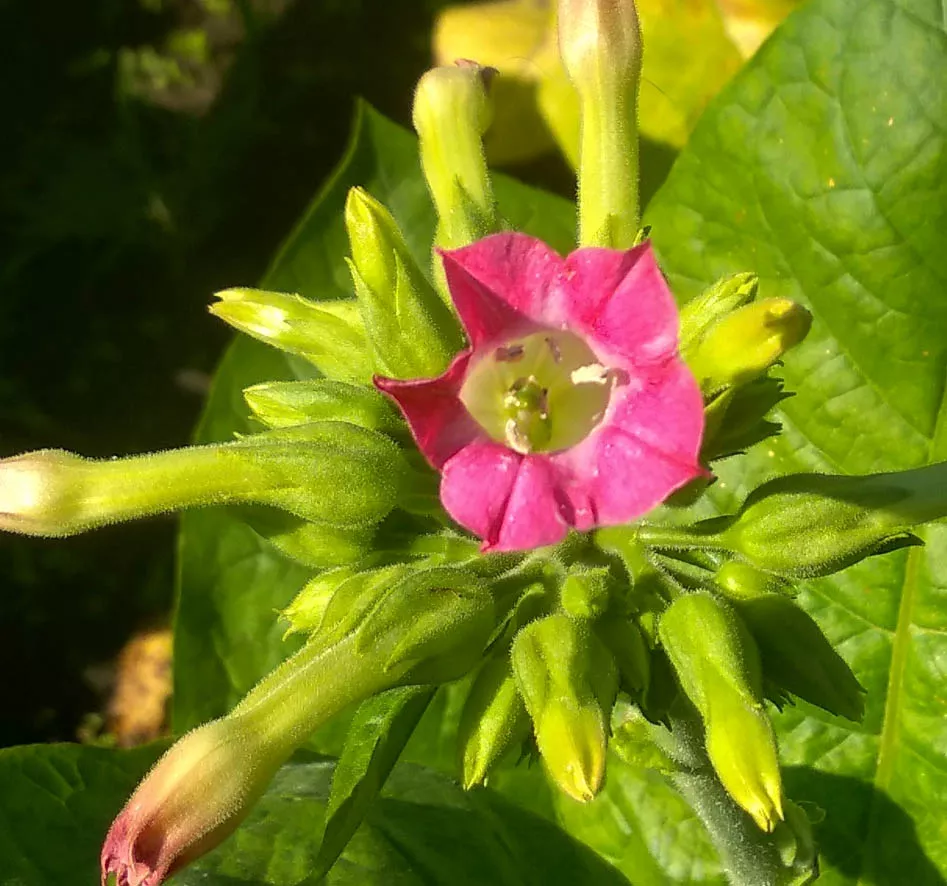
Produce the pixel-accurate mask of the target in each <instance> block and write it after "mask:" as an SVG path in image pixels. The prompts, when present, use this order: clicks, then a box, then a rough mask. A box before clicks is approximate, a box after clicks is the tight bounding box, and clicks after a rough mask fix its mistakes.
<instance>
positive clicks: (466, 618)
mask: <svg viewBox="0 0 947 886" xmlns="http://www.w3.org/2000/svg"><path fill="white" fill-rule="evenodd" d="M327 616H328V613H327ZM495 624H496V613H495V610H494V605H493V596H492V594H491V593H490V591H489V590H488V589H487V588H486V586H485V585H483V583H482V582H481V581H480V579H478V578H477V576H476V575H474V574H473V573H472V572H468V571H465V570H463V569H458V568H456V567H450V566H435V567H432V568H429V569H421V570H415V571H414V572H413V573H412V574H410V575H407V576H405V577H404V578H403V579H402V580H401V581H400V582H398V584H396V585H395V586H394V587H392V588H391V590H390V591H389V592H388V593H387V594H385V595H384V596H383V597H382V598H381V599H380V600H379V602H378V603H377V605H376V606H375V607H373V608H372V609H371V611H370V612H369V613H368V614H367V616H366V617H365V620H364V621H363V622H362V623H361V624H360V625H359V626H358V629H357V630H356V632H355V638H356V639H355V645H356V649H357V650H359V651H366V650H368V649H372V648H378V647H380V648H384V649H390V652H389V653H388V656H387V660H386V662H385V665H384V667H385V670H386V671H390V672H397V673H403V674H404V676H403V677H402V680H403V682H406V683H409V682H410V683H447V682H449V681H451V680H456V679H458V678H459V677H462V676H463V675H464V674H466V673H467V671H469V670H470V669H471V668H472V667H473V666H474V665H476V664H477V663H478V662H479V661H480V659H481V657H482V655H483V650H484V648H485V647H486V645H487V641H488V640H489V638H490V634H491V633H492V631H493V628H494V626H495Z"/></svg>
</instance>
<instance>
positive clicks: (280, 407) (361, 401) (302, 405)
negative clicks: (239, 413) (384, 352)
mask: <svg viewBox="0 0 947 886" xmlns="http://www.w3.org/2000/svg"><path fill="white" fill-rule="evenodd" d="M243 398H244V400H246V401H247V405H248V406H249V407H250V411H251V412H252V413H253V417H254V418H256V419H257V420H259V421H261V422H262V423H263V424H265V425H266V426H267V427H270V428H287V427H292V426H294V425H301V424H308V423H310V422H315V421H344V422H348V423H349V424H353V425H358V426H359V427H360V428H368V430H370V431H381V432H382V433H385V434H397V433H399V432H402V431H404V421H403V420H402V418H401V416H400V415H398V412H397V410H396V409H395V408H394V406H393V405H392V404H391V401H390V400H388V398H387V397H385V396H384V395H383V394H381V393H380V392H379V391H377V390H375V388H369V387H367V386H366V385H353V384H348V383H346V382H341V381H333V380H332V379H328V378H317V379H310V380H307V381H276V382H267V383H265V384H260V385H253V386H252V387H249V388H246V389H245V390H244V392H243Z"/></svg>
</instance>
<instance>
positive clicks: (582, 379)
mask: <svg viewBox="0 0 947 886" xmlns="http://www.w3.org/2000/svg"><path fill="white" fill-rule="evenodd" d="M570 378H571V379H572V384H574V385H604V384H608V382H609V380H610V378H611V372H610V370H608V369H607V368H606V367H604V366H602V364H601V363H590V364H589V365H588V366H580V367H579V368H578V369H573V370H572V375H571V376H570Z"/></svg>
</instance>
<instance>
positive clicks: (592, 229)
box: [579, 81, 641, 249]
mask: <svg viewBox="0 0 947 886" xmlns="http://www.w3.org/2000/svg"><path fill="white" fill-rule="evenodd" d="M637 85H638V84H637V81H635V82H634V83H630V84H627V87H626V88H612V89H611V90H609V92H611V96H612V100H611V101H604V100H603V99H602V92H603V90H602V89H601V88H598V87H595V88H588V89H585V90H580V102H581V108H582V112H581V119H582V129H581V132H582V135H581V142H580V149H579V150H580V153H579V245H580V246H606V247H610V248H612V249H628V248H630V247H631V246H632V245H633V244H634V243H635V240H636V239H637V237H638V230H639V228H640V225H641V219H640V215H639V208H638V179H639V171H638V128H637V116H638V90H637Z"/></svg>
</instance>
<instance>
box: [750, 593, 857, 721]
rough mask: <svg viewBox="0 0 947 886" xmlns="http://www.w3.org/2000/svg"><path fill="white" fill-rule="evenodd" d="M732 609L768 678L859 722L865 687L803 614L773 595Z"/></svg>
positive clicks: (791, 603) (813, 623) (800, 695)
mask: <svg viewBox="0 0 947 886" xmlns="http://www.w3.org/2000/svg"><path fill="white" fill-rule="evenodd" d="M737 611H738V612H739V613H740V617H741V618H742V619H743V621H744V622H745V623H746V626H747V627H748V628H749V629H750V633H751V634H752V635H753V638H754V640H756V645H757V646H758V647H759V650H760V660H761V662H762V666H763V673H764V674H765V675H766V678H767V679H768V680H771V681H772V682H773V683H775V684H776V685H777V686H779V687H780V688H781V689H785V690H786V691H787V692H791V693H792V694H793V695H798V696H799V698H804V699H805V700H806V701H808V702H811V703H812V704H814V705H818V707H820V708H823V709H825V710H827V711H829V712H830V713H832V714H838V715H840V716H842V717H847V718H848V719H849V720H854V721H855V722H859V721H861V719H862V716H863V715H864V712H865V690H864V689H863V688H862V686H861V685H860V684H859V682H858V680H857V679H856V678H855V675H854V674H853V673H852V671H851V668H849V666H848V665H847V664H846V663H845V660H844V659H843V658H842V657H841V656H840V655H839V654H838V653H837V652H836V651H835V650H834V649H833V648H832V644H831V643H829V641H828V640H827V639H826V637H825V635H824V634H823V633H822V631H821V630H820V628H819V626H818V625H817V624H816V623H815V622H814V621H813V620H812V617H811V616H810V615H809V614H808V613H806V612H803V610H801V609H800V608H799V607H798V606H797V605H796V604H795V603H793V601H792V600H789V599H787V598H786V597H783V596H780V595H779V594H765V595H763V596H759V597H754V598H753V599H748V600H744V601H742V602H740V603H739V604H737Z"/></svg>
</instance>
